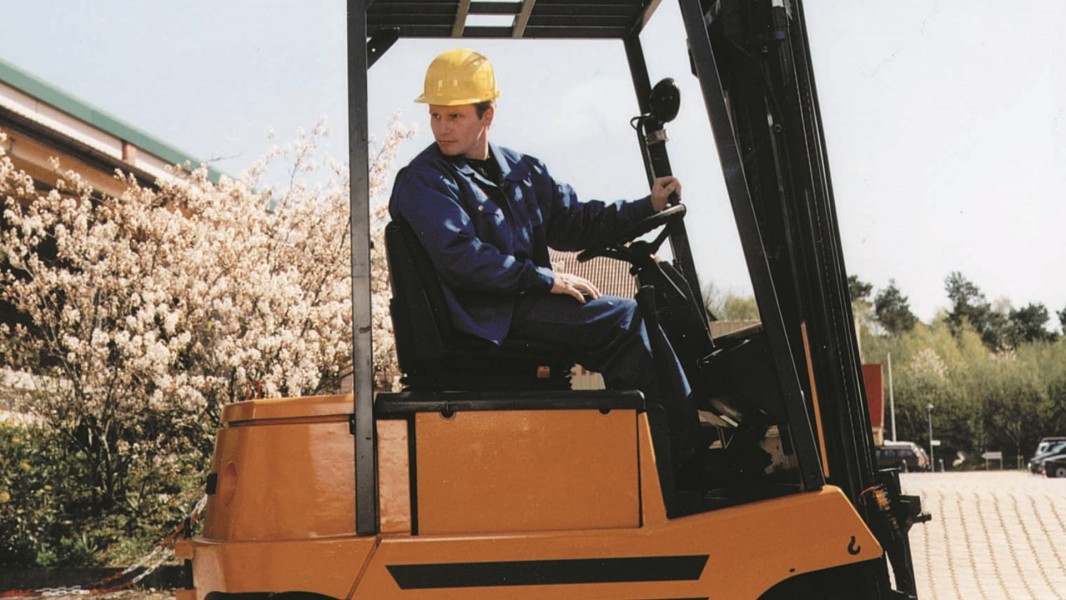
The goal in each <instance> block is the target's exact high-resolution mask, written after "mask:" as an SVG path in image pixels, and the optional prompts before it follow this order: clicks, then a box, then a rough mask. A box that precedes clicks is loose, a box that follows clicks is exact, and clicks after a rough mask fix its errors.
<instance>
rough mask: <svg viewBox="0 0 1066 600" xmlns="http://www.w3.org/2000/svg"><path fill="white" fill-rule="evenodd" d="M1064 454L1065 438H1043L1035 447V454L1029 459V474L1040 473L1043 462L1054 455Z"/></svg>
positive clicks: (1065, 447) (1065, 448)
mask: <svg viewBox="0 0 1066 600" xmlns="http://www.w3.org/2000/svg"><path fill="white" fill-rule="evenodd" d="M1064 453H1066V436H1054V437H1045V438H1043V439H1041V440H1040V443H1039V444H1037V445H1036V452H1034V453H1033V457H1032V458H1030V459H1029V472H1030V473H1040V472H1041V470H1040V466H1041V464H1042V463H1043V462H1044V460H1045V459H1046V458H1048V457H1050V456H1055V455H1056V454H1064Z"/></svg>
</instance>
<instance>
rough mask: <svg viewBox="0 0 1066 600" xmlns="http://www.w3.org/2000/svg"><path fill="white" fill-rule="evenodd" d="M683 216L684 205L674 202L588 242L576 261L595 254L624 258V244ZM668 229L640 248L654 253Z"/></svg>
mask: <svg viewBox="0 0 1066 600" xmlns="http://www.w3.org/2000/svg"><path fill="white" fill-rule="evenodd" d="M684 216H685V205H684V204H675V205H674V206H671V207H669V208H667V209H665V210H663V211H661V212H657V213H655V214H654V215H652V216H650V217H647V218H644V219H641V220H639V221H637V222H636V223H633V224H632V225H630V226H628V227H625V228H623V229H622V230H620V231H615V232H612V234H611V235H610V236H604V237H602V238H600V239H598V240H596V241H594V242H593V243H591V244H589V247H588V248H587V249H585V250H583V251H582V252H581V254H578V255H577V262H585V261H588V260H592V259H593V258H596V257H597V256H611V257H613V258H619V259H622V260H626V253H625V252H624V248H625V246H626V244H632V243H633V241H634V240H636V239H637V238H638V237H640V236H642V235H644V234H645V233H648V232H649V231H652V230H654V229H656V228H658V227H661V226H663V225H669V224H672V223H677V222H678V221H680V220H681V219H682V218H684ZM668 231H669V229H666V230H664V231H663V232H662V233H661V234H659V236H658V237H656V238H655V239H654V240H653V241H651V242H647V243H645V245H644V247H643V248H642V250H644V251H646V253H647V254H649V255H650V254H654V253H655V251H656V250H658V249H659V246H661V245H662V243H663V241H665V240H666V236H667V232H668Z"/></svg>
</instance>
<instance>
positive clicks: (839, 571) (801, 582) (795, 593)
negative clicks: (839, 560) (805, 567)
mask: <svg viewBox="0 0 1066 600" xmlns="http://www.w3.org/2000/svg"><path fill="white" fill-rule="evenodd" d="M876 568H877V567H876V565H871V564H870V563H868V562H864V563H857V564H852V565H844V566H842V567H834V568H832V569H825V570H822V571H814V572H812V573H803V574H802V575H796V576H795V577H791V578H789V579H786V580H784V581H782V582H780V583H778V584H777V585H775V586H774V587H772V588H770V589H769V590H767V591H766V593H764V594H763V595H761V596H759V600H797V599H799V598H802V599H803V600H875V599H880V598H885V597H886V596H885V595H884V594H883V592H881V591H879V590H878V589H877V584H876V583H875V579H876V578H874V577H871V570H872V569H876Z"/></svg>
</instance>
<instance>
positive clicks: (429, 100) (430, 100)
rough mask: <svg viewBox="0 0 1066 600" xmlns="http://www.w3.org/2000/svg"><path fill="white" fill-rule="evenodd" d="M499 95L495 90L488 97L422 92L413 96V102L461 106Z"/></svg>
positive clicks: (491, 98)
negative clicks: (438, 96)
mask: <svg viewBox="0 0 1066 600" xmlns="http://www.w3.org/2000/svg"><path fill="white" fill-rule="evenodd" d="M499 97H500V93H499V92H496V93H495V94H494V95H492V96H490V97H488V98H476V97H475V98H449V99H447V100H446V99H443V98H430V97H427V96H426V95H425V94H424V93H422V94H419V95H418V97H417V98H415V102H417V103H419V104H434V105H436V106H462V105H464V104H478V103H479V102H488V101H489V100H495V99H497V98H499Z"/></svg>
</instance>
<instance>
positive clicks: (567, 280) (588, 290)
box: [551, 273, 600, 304]
mask: <svg viewBox="0 0 1066 600" xmlns="http://www.w3.org/2000/svg"><path fill="white" fill-rule="evenodd" d="M551 293H553V294H562V295H566V296H572V297H573V298H575V299H576V300H577V301H578V302H580V303H582V304H584V303H585V296H586V295H588V297H589V298H592V299H593V300H595V299H597V298H599V297H600V290H599V288H597V287H596V285H595V284H594V283H592V282H591V281H589V280H588V279H585V278H584V277H580V276H578V275H574V274H572V273H556V274H555V281H554V282H553V283H552V289H551Z"/></svg>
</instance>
